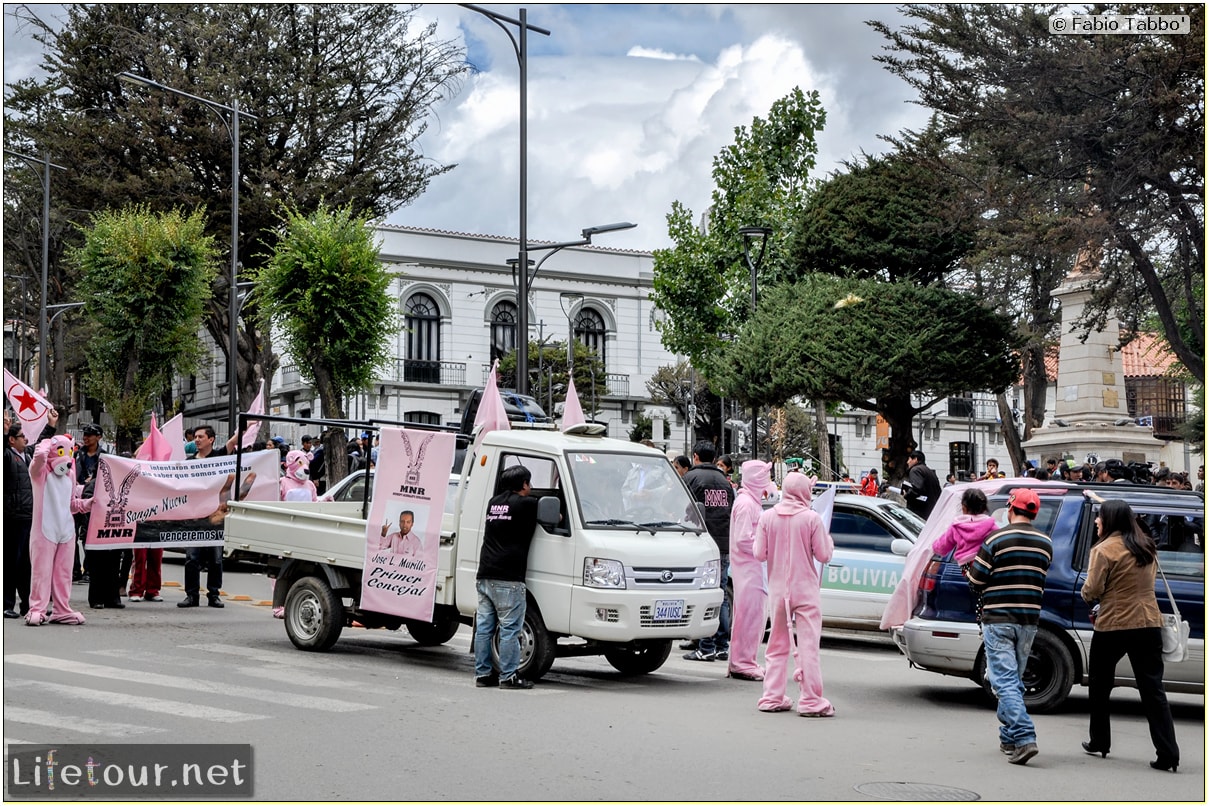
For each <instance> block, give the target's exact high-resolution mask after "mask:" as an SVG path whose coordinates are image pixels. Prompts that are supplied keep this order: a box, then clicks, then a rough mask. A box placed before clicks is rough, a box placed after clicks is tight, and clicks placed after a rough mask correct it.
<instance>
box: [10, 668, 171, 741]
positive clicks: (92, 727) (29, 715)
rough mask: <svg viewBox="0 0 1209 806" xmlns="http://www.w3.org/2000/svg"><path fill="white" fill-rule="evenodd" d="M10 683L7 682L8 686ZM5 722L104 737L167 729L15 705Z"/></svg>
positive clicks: (159, 731) (161, 731) (157, 731)
mask: <svg viewBox="0 0 1209 806" xmlns="http://www.w3.org/2000/svg"><path fill="white" fill-rule="evenodd" d="M7 682H8V681H6V684H7ZM4 721H5V722H20V723H22V724H25V725H37V726H38V727H40V728H58V729H60V730H69V731H71V732H73V733H85V734H91V735H96V734H100V735H102V736H132V735H138V734H142V733H165V732H167V730H168V729H167V728H150V727H147V726H146V725H126V724H123V723H121V722H111V721H109V720H108V719H106V720H104V721H101V720H99V719H85V718H84V717H80V716H73V715H70V714H56V713H53V712H51V711H41V710H39V709H37V708H20V707H17V706H14V705H6V706H5V707H4Z"/></svg>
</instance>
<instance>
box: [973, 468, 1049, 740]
mask: <svg viewBox="0 0 1209 806" xmlns="http://www.w3.org/2000/svg"><path fill="white" fill-rule="evenodd" d="M1040 511H1041V500H1040V499H1039V498H1037V494H1036V493H1035V492H1033V491H1032V490H1027V489H1016V490H1013V491H1012V492H1011V494H1010V495H1009V496H1008V525H1007V526H1004V527H1003V528H1002V529H996V530H995V531H994V532H991V533H990V534H989V535H987V538H986V540H985V541H984V542H983V544H982V548H980V549H979V550H978V556H977V557H975V558H974V562H972V563H971V564H970V570H969V577H970V587H971V588H973V589H974V592H975V593H977V594H979V595H980V596H981V598H982V644H983V647H984V651H985V653H986V669H987V679H988V680H989V681H990V684H991V690H992V691H994V692H995V696H996V697H997V698H998V700H999V708H998V711H997V714H996V715H997V716H998V717H999V722H1000V727H999V750H1000V751H1001V752H1003V753H1004V754H1005V755H1007V756H1008V761H1009V762H1010V763H1012V764H1027V763H1028V761H1029V759H1031V758H1032V757H1033V756H1035V755H1037V729H1036V728H1035V727H1034V726H1033V720H1032V719H1031V718H1030V717H1029V715H1028V711H1027V710H1025V707H1024V683H1023V682H1022V680H1021V677H1022V675H1023V674H1024V668H1025V665H1026V664H1027V663H1028V656H1029V651H1030V650H1031V649H1032V647H1033V639H1034V638H1035V637H1036V636H1037V623H1038V621H1040V618H1041V603H1042V597H1043V595H1044V592H1045V575H1046V574H1047V573H1048V572H1049V564H1050V561H1051V560H1052V559H1053V555H1054V546H1053V543H1052V542H1050V539H1049V536H1048V535H1046V534H1045V532H1042V531H1039V530H1037V529H1036V528H1034V527H1033V519H1034V518H1036V517H1037V513H1038V512H1040Z"/></svg>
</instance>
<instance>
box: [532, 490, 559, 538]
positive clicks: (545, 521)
mask: <svg viewBox="0 0 1209 806" xmlns="http://www.w3.org/2000/svg"><path fill="white" fill-rule="evenodd" d="M558 520H559V503H558V496H557V495H543V496H542V497H541V498H539V499H537V522H538V523H540V524H541V525H542V526H544V527H545V529H546V531H547V532H552V531H554V530H555V529H557V528H558V525H559V524H558Z"/></svg>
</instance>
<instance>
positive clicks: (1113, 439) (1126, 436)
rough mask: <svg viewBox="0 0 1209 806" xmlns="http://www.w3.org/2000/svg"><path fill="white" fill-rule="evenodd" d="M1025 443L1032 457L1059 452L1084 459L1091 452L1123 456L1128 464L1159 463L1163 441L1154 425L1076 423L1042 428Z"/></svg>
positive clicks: (1098, 455)
mask: <svg viewBox="0 0 1209 806" xmlns="http://www.w3.org/2000/svg"><path fill="white" fill-rule="evenodd" d="M1022 447H1023V448H1024V450H1025V452H1026V453H1027V454H1028V455H1029V456H1030V457H1033V458H1041V459H1045V458H1047V457H1050V456H1055V457H1057V458H1059V459H1065V458H1069V459H1074V460H1075V462H1078V463H1082V462H1086V461H1087V460H1088V459H1087V457H1088V455H1089V454H1091V455H1094V456H1095V457H1096V459H1097V460H1104V459H1120V460H1121V461H1122V462H1125V463H1126V464H1129V463H1130V462H1155V463H1157V462H1158V460H1159V451H1160V450H1162V448H1163V441H1162V440H1160V439H1156V438H1155V436H1154V434H1152V433H1151V429H1149V428H1143V427H1141V426H1137V425H1122V426H1115V425H1104V424H1102V423H1072V424H1071V425H1070V426H1069V427H1068V428H1060V427H1057V426H1046V427H1045V428H1038V429H1036V430H1034V431H1033V438H1032V439H1030V440H1029V441H1028V442H1025V443H1024V445H1023V446H1022Z"/></svg>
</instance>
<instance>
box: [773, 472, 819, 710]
mask: <svg viewBox="0 0 1209 806" xmlns="http://www.w3.org/2000/svg"><path fill="white" fill-rule="evenodd" d="M812 486H813V480H812V479H811V478H810V477H808V476H806V475H805V474H802V473H790V474H789V475H788V476H786V477H785V483H784V486H783V487H782V493H781V494H782V500H781V503H779V504H777V505H776V506H774V507H773V508H772V509H770V510H768V511H767V512H765V513H764V514H763V515H761V516H760V523H759V526H758V527H757V529H756V543H755V556H756V557H757V558H758V559H761V560H766V561H767V562H768V595H769V606H770V608H771V610H772V634H771V635H770V636H769V639H768V649H767V650H765V653H764V662H765V672H764V695H763V696H762V697H760V702H759V708H760V710H761V711H788V710H789V709H790V708H791V707H793V702H792V701H791V700H790V699H789V698H788V697H787V696H785V689H786V685H787V683H788V680H787V679H786V675H787V665H788V664H787V661H788V655H789V654H790V652H791V651H792V653H793V656H794V659H795V661H796V666H797V671H796V672H795V673H794V679H795V680H797V681H798V685H799V687H800V688H801V697H800V698H799V699H798V713H799V714H801V715H802V716H832V715H833V714H834V713H835V709H834V708H833V707H832V706H831V703H830V702H828V701H827V699H826V698H824V697H823V674H822V669H821V667H820V665H819V639H820V636H821V633H822V628H823V613H822V610H821V608H820V605H819V570H818V567H817V566H816V562H818V563H826V562H830V560H831V554H832V551H833V548H834V544H833V543H832V541H831V535H830V534H828V533H827V529H826V528H824V526H823V520H822V518H820V517H819V515H818V513H816V512H814V511H812V510H811V509H810V488H811V487H812ZM791 632H792V634H791Z"/></svg>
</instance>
